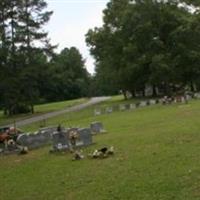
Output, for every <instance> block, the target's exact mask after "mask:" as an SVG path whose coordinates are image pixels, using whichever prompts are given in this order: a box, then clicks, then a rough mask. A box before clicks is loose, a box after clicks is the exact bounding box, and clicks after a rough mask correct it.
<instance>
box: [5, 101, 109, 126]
mask: <svg viewBox="0 0 200 200" xmlns="http://www.w3.org/2000/svg"><path fill="white" fill-rule="evenodd" d="M108 99H110V97H93V98H91V99H90V100H89V101H88V102H86V103H83V104H80V105H76V106H72V107H70V108H66V109H64V110H59V111H54V112H50V113H46V114H43V115H40V116H35V117H31V118H28V119H24V120H20V121H17V122H16V126H17V127H19V126H24V125H27V124H32V123H34V122H39V121H42V120H45V119H49V118H52V117H55V116H58V115H62V114H64V113H69V112H76V111H79V110H82V109H84V108H87V107H89V106H91V105H94V104H97V103H100V102H102V101H106V100H108ZM5 126H13V124H8V125H5Z"/></svg>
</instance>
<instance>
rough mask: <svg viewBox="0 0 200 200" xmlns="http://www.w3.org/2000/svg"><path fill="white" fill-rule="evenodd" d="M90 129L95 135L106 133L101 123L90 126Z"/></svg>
mask: <svg viewBox="0 0 200 200" xmlns="http://www.w3.org/2000/svg"><path fill="white" fill-rule="evenodd" d="M90 129H91V131H92V133H93V134H98V133H105V132H106V131H105V130H104V128H103V124H102V123H101V122H93V123H91V124H90Z"/></svg>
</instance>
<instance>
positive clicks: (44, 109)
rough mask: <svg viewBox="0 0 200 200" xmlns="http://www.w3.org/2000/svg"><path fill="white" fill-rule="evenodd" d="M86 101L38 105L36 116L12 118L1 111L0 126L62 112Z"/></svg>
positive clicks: (82, 99)
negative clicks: (49, 113)
mask: <svg viewBox="0 0 200 200" xmlns="http://www.w3.org/2000/svg"><path fill="white" fill-rule="evenodd" d="M86 101H88V99H87V98H81V99H75V100H68V101H62V102H56V103H48V104H41V105H36V106H35V107H34V109H35V113H34V114H20V115H15V116H11V117H10V116H5V115H3V111H0V125H1V126H2V125H5V124H9V123H13V122H14V121H15V120H16V121H18V120H22V119H27V118H30V117H33V116H37V115H41V114H44V113H48V112H53V111H57V110H62V109H65V108H68V107H71V106H74V105H78V104H81V103H84V102H86Z"/></svg>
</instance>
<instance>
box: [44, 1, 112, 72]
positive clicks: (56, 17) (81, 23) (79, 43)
mask: <svg viewBox="0 0 200 200" xmlns="http://www.w3.org/2000/svg"><path fill="white" fill-rule="evenodd" d="M108 1H109V0H46V2H47V3H48V10H52V11H53V12H54V13H53V15H52V17H51V19H50V21H49V22H48V24H47V25H46V27H45V30H47V31H48V33H49V38H50V39H51V43H52V44H53V45H55V44H58V45H59V46H58V49H57V50H56V51H57V52H60V50H62V49H64V48H66V47H67V48H70V47H72V46H75V47H76V48H78V49H79V51H80V53H81V54H82V56H83V58H84V59H85V60H86V64H85V65H86V68H87V70H88V71H89V72H90V73H91V74H93V73H94V59H93V58H92V56H91V55H90V53H89V48H88V47H87V45H86V43H85V34H86V33H87V31H88V30H89V29H91V28H92V29H93V28H94V27H100V26H101V25H102V17H103V14H102V11H103V9H105V8H106V4H107V3H108Z"/></svg>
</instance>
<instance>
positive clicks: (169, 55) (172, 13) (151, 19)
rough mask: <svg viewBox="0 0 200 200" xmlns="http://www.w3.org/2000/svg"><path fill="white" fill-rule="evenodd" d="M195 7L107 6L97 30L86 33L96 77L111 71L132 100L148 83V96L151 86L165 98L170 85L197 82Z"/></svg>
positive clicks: (149, 1) (148, 2) (147, 0)
mask: <svg viewBox="0 0 200 200" xmlns="http://www.w3.org/2000/svg"><path fill="white" fill-rule="evenodd" d="M181 2H182V3H181ZM198 6H199V4H198V1H194V2H192V1H178V0H177V1H176V0H168V1H155V0H154V1H153V0H136V1H128V0H127V1H122V0H118V1H117V0H112V1H110V2H109V3H108V5H107V8H106V9H105V10H104V18H103V19H104V24H103V26H102V27H100V28H95V29H94V30H89V31H88V33H87V34H86V42H87V44H88V45H89V46H90V51H91V54H92V55H93V56H94V57H95V59H96V62H97V66H98V68H97V69H98V70H97V76H98V72H101V74H104V76H106V74H107V73H108V71H110V72H112V73H110V78H111V79H115V80H116V82H117V84H118V86H119V88H120V89H122V90H123V91H126V90H128V91H130V92H131V93H132V95H133V96H134V95H135V92H137V91H142V93H143V95H144V89H145V87H146V85H149V84H150V85H152V86H153V88H154V95H156V90H155V88H156V87H157V88H159V87H162V88H163V89H164V90H163V92H164V93H165V94H170V93H171V92H173V91H172V90H171V88H170V86H171V85H177V84H178V85H182V86H185V85H187V84H189V83H190V82H194V81H195V80H197V77H198V74H199V64H198V63H199V60H198V58H199V56H198V55H199V53H198V52H199V49H198V47H199V39H198V38H199V27H198V23H197V21H198V16H199V14H198V13H199V7H198ZM194 11H195V12H194ZM193 30H194V32H193ZM191 35H193V36H194V37H191ZM194 61H195V63H194ZM99 63H101V64H99ZM191 85H193V83H192V84H191ZM124 93H125V92H124Z"/></svg>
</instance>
